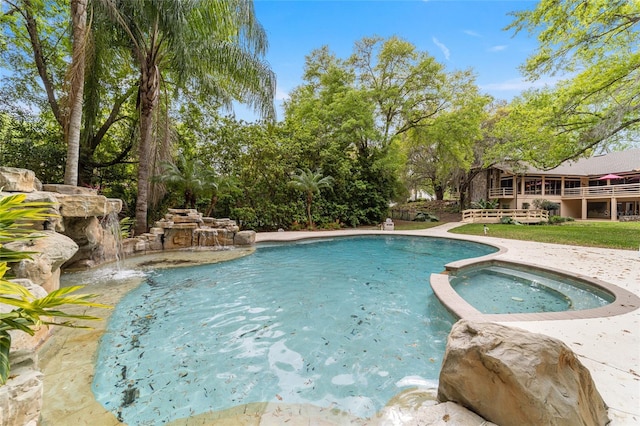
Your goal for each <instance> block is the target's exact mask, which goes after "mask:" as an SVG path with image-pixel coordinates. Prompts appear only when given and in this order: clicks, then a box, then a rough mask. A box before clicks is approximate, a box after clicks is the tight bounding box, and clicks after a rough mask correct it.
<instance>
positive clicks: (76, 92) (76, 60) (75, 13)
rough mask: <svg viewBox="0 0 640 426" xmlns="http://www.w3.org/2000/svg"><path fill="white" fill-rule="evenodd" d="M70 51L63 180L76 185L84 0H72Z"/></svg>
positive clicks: (83, 37) (81, 93)
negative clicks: (65, 154) (67, 117)
mask: <svg viewBox="0 0 640 426" xmlns="http://www.w3.org/2000/svg"><path fill="white" fill-rule="evenodd" d="M71 23H72V28H73V30H72V32H73V37H72V38H73V39H72V55H71V65H70V70H69V73H68V74H69V95H68V102H69V121H68V123H67V126H68V127H67V128H66V129H65V136H66V139H67V160H66V165H65V169H64V183H65V184H67V185H73V186H76V185H78V160H79V158H80V127H81V125H82V100H83V96H82V95H83V89H84V70H85V57H86V54H85V51H86V49H85V44H86V43H85V39H86V34H87V0H71Z"/></svg>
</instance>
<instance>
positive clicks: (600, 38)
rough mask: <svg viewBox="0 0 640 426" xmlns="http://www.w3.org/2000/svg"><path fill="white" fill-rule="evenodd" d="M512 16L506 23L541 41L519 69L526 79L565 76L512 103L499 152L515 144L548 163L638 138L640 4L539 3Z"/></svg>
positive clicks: (583, 0)
mask: <svg viewBox="0 0 640 426" xmlns="http://www.w3.org/2000/svg"><path fill="white" fill-rule="evenodd" d="M514 16H515V20H514V22H513V23H512V24H511V26H510V28H511V29H515V31H516V32H518V31H528V32H529V33H530V34H533V35H536V36H537V38H538V41H539V47H538V49H537V51H536V52H535V53H534V54H533V55H532V56H531V57H530V58H529V59H528V60H527V62H526V64H525V65H524V66H523V71H524V72H525V73H526V74H527V75H528V76H529V77H530V78H531V79H538V78H541V77H543V76H545V75H548V74H551V75H553V74H560V75H561V76H564V77H565V80H563V81H562V82H560V83H559V84H558V85H557V86H556V87H554V88H551V89H547V90H541V91H531V92H528V93H526V94H525V95H524V96H523V97H521V98H519V99H517V100H516V102H515V104H514V105H513V107H512V109H513V116H514V118H513V120H511V123H509V125H508V133H511V141H510V142H508V143H507V144H506V145H505V146H503V147H502V150H501V153H502V154H510V155H511V154H512V153H513V151H514V150H515V149H516V148H517V147H518V146H520V147H521V148H520V152H519V155H520V157H521V158H522V159H525V160H528V161H530V162H532V163H534V164H535V165H537V166H539V167H542V168H552V167H555V166H556V165H558V164H560V163H562V162H563V161H565V160H568V159H571V158H575V157H577V156H581V155H588V154H590V153H592V152H593V151H594V150H598V149H603V148H606V147H607V145H609V144H611V143H612V142H616V139H629V138H631V136H632V135H637V133H638V130H640V126H639V124H640V83H639V82H640V51H639V48H638V46H639V45H640V25H639V23H640V2H638V1H628V0H610V1H587V0H581V1H574V0H542V1H540V2H538V3H537V4H536V5H535V7H534V8H533V9H531V10H526V11H522V12H516V13H514ZM525 118H526V119H527V120H523V119H525ZM537 132H541V134H540V133H539V134H538V135H537V136H536V133H537ZM525 147H526V148H525ZM512 158H513V157H512Z"/></svg>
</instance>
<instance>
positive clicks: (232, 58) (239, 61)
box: [100, 0, 275, 234]
mask: <svg viewBox="0 0 640 426" xmlns="http://www.w3.org/2000/svg"><path fill="white" fill-rule="evenodd" d="M100 4H101V5H102V6H103V7H104V10H105V11H106V12H107V13H108V14H109V16H110V17H111V18H112V20H113V21H114V23H116V24H117V25H118V26H119V28H120V29H121V31H122V33H123V36H124V38H126V39H127V41H128V43H129V46H130V48H131V52H132V54H133V57H134V60H135V62H136V64H137V65H138V66H139V69H140V81H139V90H138V108H139V111H140V141H139V145H138V160H139V164H138V195H137V199H136V233H138V234H139V233H143V232H146V229H147V209H148V195H149V178H150V170H151V166H152V165H151V164H150V159H151V148H152V143H153V136H154V135H153V114H154V112H156V110H157V107H158V101H159V94H160V89H161V83H162V82H163V81H166V79H168V78H169V77H171V78H172V83H173V84H174V85H175V87H176V88H184V89H187V90H186V93H191V94H195V93H197V94H198V95H199V96H202V98H203V99H211V98H213V99H215V100H216V101H219V102H222V103H224V104H230V103H231V101H232V100H234V99H237V100H241V101H245V102H247V103H249V104H250V105H251V106H253V107H254V108H256V109H257V110H258V111H259V112H260V113H262V114H263V115H264V116H266V117H272V116H273V115H274V109H273V95H274V91H275V78H274V75H273V73H272V72H271V70H270V69H269V67H268V65H266V64H265V63H264V62H263V61H261V59H260V58H261V56H262V55H263V54H264V52H265V50H266V47H267V42H266V34H265V32H264V30H263V28H262V27H261V26H260V24H259V23H258V22H257V20H256V18H255V14H254V10H253V2H251V1H249V0H203V1H199V2H186V1H182V0H164V1H157V2H155V1H128V0H121V1H112V0H100Z"/></svg>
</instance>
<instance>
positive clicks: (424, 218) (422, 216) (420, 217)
mask: <svg viewBox="0 0 640 426" xmlns="http://www.w3.org/2000/svg"><path fill="white" fill-rule="evenodd" d="M413 221H414V222H438V221H440V219H438V216H436V215H434V214H431V213H426V212H418V213H417V214H416V216H415V217H414V218H413Z"/></svg>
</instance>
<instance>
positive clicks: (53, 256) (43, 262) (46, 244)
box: [5, 231, 78, 293]
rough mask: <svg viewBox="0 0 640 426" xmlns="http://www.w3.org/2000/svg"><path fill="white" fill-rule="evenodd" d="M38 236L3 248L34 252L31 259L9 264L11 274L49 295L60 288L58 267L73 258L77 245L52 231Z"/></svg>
mask: <svg viewBox="0 0 640 426" xmlns="http://www.w3.org/2000/svg"><path fill="white" fill-rule="evenodd" d="M40 235H42V236H41V237H40V238H34V239H32V240H28V241H14V242H12V243H8V244H6V245H5V247H6V248H8V249H10V250H15V251H28V252H35V253H33V254H31V259H23V260H21V261H19V262H16V263H13V264H11V272H12V273H13V274H14V276H15V277H16V278H27V279H29V280H31V281H33V282H34V283H36V284H38V285H40V286H42V287H43V288H44V289H45V290H46V291H47V293H50V292H51V291H53V290H57V289H58V288H60V266H62V264H63V263H64V262H66V261H67V260H68V259H70V258H71V257H72V256H73V254H74V253H75V252H76V251H77V250H78V245H77V244H76V243H74V242H73V240H72V239H71V238H69V237H66V236H64V235H62V234H58V233H56V232H54V231H40Z"/></svg>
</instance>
